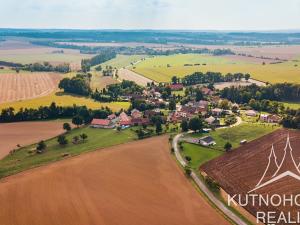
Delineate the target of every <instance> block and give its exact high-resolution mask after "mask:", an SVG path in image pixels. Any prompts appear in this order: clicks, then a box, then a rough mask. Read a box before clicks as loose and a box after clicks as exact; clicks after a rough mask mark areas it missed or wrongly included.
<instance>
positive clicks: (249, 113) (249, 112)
mask: <svg viewBox="0 0 300 225" xmlns="http://www.w3.org/2000/svg"><path fill="white" fill-rule="evenodd" d="M245 114H246V116H251V117H256V116H257V114H258V112H256V111H255V110H247V111H246V112H245Z"/></svg>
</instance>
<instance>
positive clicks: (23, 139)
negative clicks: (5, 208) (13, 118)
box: [0, 122, 63, 224]
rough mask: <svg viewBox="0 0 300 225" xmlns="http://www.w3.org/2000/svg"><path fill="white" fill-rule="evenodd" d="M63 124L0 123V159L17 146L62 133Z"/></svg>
mask: <svg viewBox="0 0 300 225" xmlns="http://www.w3.org/2000/svg"><path fill="white" fill-rule="evenodd" d="M62 124H63V122H22V123H0V159H1V158H3V157H4V156H6V155H7V154H8V153H9V152H10V151H11V150H12V149H16V148H17V145H18V144H19V145H21V146H25V145H29V144H34V143H36V142H39V141H40V140H46V139H49V138H52V137H54V136H57V135H59V134H60V133H62V132H63V129H62ZM0 224H1V220H0Z"/></svg>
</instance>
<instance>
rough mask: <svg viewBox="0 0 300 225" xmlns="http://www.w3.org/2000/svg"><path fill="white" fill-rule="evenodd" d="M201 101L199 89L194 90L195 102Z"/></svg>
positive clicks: (201, 95)
mask: <svg viewBox="0 0 300 225" xmlns="http://www.w3.org/2000/svg"><path fill="white" fill-rule="evenodd" d="M202 99H203V94H202V92H201V91H200V90H199V89H197V90H196V101H197V102H198V101H200V100H202Z"/></svg>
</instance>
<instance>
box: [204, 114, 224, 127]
mask: <svg viewBox="0 0 300 225" xmlns="http://www.w3.org/2000/svg"><path fill="white" fill-rule="evenodd" d="M204 121H205V122H207V123H208V124H209V125H211V126H218V125H220V121H219V120H218V119H216V118H215V117H213V116H210V117H209V118H206V119H205V120H204Z"/></svg>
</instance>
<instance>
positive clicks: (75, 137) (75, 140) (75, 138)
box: [73, 135, 79, 144]
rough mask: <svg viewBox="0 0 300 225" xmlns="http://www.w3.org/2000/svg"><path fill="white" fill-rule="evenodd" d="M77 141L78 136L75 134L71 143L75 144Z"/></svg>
mask: <svg viewBox="0 0 300 225" xmlns="http://www.w3.org/2000/svg"><path fill="white" fill-rule="evenodd" d="M78 142H79V137H78V136H77V135H76V136H74V137H73V143H74V144H77V143H78Z"/></svg>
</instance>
